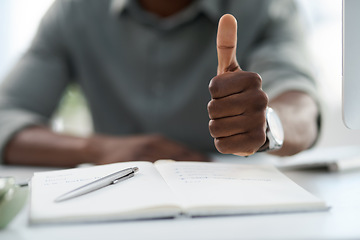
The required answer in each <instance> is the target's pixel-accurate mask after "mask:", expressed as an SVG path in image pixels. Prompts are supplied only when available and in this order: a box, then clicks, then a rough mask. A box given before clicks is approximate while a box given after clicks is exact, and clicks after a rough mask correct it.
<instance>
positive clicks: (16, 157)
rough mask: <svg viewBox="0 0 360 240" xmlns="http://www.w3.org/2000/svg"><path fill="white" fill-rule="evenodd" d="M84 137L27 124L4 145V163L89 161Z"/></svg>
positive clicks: (70, 163) (40, 163)
mask: <svg viewBox="0 0 360 240" xmlns="http://www.w3.org/2000/svg"><path fill="white" fill-rule="evenodd" d="M86 146H87V142H86V139H85V138H78V137H73V136H66V135H61V134H57V133H54V132H52V131H51V130H50V129H48V128H46V127H30V128H26V129H24V130H22V131H20V132H19V133H17V134H16V135H15V136H14V137H13V138H12V139H11V140H10V142H9V143H8V144H7V146H6V147H5V151H4V163H5V164H15V165H38V166H58V167H73V166H76V165H78V164H81V163H85V162H91V159H89V157H91V156H92V155H91V153H89V152H88V151H87V149H86V148H87V147H86Z"/></svg>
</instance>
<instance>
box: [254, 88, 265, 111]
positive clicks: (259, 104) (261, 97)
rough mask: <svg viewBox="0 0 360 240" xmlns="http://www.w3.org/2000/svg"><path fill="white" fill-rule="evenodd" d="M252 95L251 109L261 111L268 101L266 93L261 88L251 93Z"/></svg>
mask: <svg viewBox="0 0 360 240" xmlns="http://www.w3.org/2000/svg"><path fill="white" fill-rule="evenodd" d="M251 96H252V97H253V101H252V102H253V109H254V110H255V111H263V110H265V108H266V107H267V105H268V103H269V98H268V96H267V94H266V93H265V92H264V91H262V90H256V91H255V92H253V93H252V94H251Z"/></svg>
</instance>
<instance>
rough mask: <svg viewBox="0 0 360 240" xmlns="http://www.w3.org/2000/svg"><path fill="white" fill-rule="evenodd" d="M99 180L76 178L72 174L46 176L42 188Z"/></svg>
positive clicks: (84, 177)
mask: <svg viewBox="0 0 360 240" xmlns="http://www.w3.org/2000/svg"><path fill="white" fill-rule="evenodd" d="M96 179H99V177H89V176H77V175H74V174H72V173H68V174H59V175H48V176H45V177H44V182H43V184H44V186H56V185H64V184H73V183H83V182H90V181H94V180H96Z"/></svg>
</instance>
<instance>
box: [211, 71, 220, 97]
mask: <svg viewBox="0 0 360 240" xmlns="http://www.w3.org/2000/svg"><path fill="white" fill-rule="evenodd" d="M209 92H210V95H211V96H212V97H214V96H218V95H219V93H220V86H219V77H218V76H216V77H213V78H212V79H211V81H210V83H209Z"/></svg>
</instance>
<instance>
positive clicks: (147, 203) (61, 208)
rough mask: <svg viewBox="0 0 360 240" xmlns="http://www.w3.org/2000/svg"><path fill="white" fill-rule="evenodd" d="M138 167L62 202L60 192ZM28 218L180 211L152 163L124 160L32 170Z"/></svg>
mask: <svg viewBox="0 0 360 240" xmlns="http://www.w3.org/2000/svg"><path fill="white" fill-rule="evenodd" d="M129 167H138V168H139V171H138V172H137V173H136V174H135V176H134V177H132V178H130V179H127V180H125V181H121V182H118V183H116V184H112V185H109V186H107V187H104V188H102V189H99V190H96V191H94V192H91V193H88V194H85V195H83V196H79V197H76V198H73V199H70V200H67V201H64V202H58V203H56V202H54V200H55V198H57V197H58V196H60V195H61V194H63V193H66V192H68V191H70V190H73V189H75V188H77V187H80V186H82V185H84V184H87V183H89V182H92V181H94V180H96V179H98V178H101V177H104V176H106V175H109V174H111V173H114V172H116V171H120V170H122V169H125V168H129ZM31 189H32V191H31V208H30V220H31V222H33V223H39V222H66V221H79V220H82V221H92V220H95V221H98V220H112V219H134V218H152V217H162V216H173V215H174V214H176V213H178V212H179V209H178V207H177V206H176V199H175V198H174V195H172V191H171V190H170V189H169V187H168V186H167V185H166V183H165V182H164V180H163V178H162V177H161V176H160V175H159V173H158V172H157V170H156V169H155V168H154V166H153V164H152V163H149V162H126V163H115V164H109V165H102V166H95V167H89V168H78V169H69V170H59V171H50V172H39V173H35V175H34V177H33V179H32V182H31Z"/></svg>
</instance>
